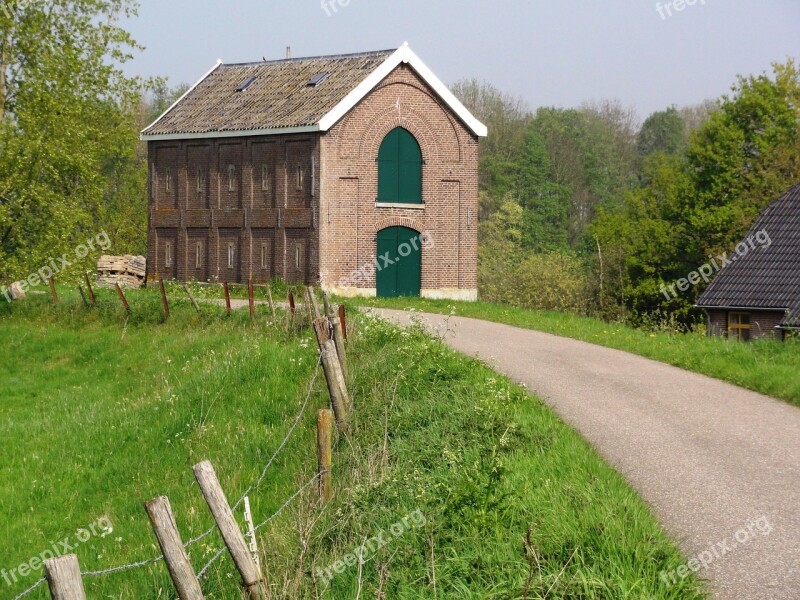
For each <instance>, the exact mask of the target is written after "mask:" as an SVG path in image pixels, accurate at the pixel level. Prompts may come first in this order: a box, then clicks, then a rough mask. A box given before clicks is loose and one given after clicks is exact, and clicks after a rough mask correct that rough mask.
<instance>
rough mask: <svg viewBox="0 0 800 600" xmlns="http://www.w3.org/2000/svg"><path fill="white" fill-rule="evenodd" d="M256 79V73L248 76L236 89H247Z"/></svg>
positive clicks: (241, 90) (240, 90)
mask: <svg viewBox="0 0 800 600" xmlns="http://www.w3.org/2000/svg"><path fill="white" fill-rule="evenodd" d="M255 80H256V78H255V75H253V76H250V77H248V78H247V79H245V80H244V81H243V82H242V83H240V84H239V87H238V88H236V91H237V92H243V91H245V90H246V89H247V88H249V87H250V86H251V85H253V82H254V81H255Z"/></svg>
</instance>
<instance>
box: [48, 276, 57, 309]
mask: <svg viewBox="0 0 800 600" xmlns="http://www.w3.org/2000/svg"><path fill="white" fill-rule="evenodd" d="M50 296H51V297H52V298H53V303H54V304H58V292H56V282H55V281H54V280H53V278H52V277H51V278H50Z"/></svg>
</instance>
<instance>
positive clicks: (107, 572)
mask: <svg viewBox="0 0 800 600" xmlns="http://www.w3.org/2000/svg"><path fill="white" fill-rule="evenodd" d="M161 560H164V556H163V555H161V556H157V557H156V558H151V559H149V560H142V561H140V562H136V563H131V564H129V565H122V566H120V567H112V568H110V569H105V570H103V571H86V572H85V573H81V576H82V577H100V576H101V575H110V574H112V573H119V572H121V571H130V570H132V569H140V568H141V567H146V566H148V565H152V564H155V563H157V562H159V561H161Z"/></svg>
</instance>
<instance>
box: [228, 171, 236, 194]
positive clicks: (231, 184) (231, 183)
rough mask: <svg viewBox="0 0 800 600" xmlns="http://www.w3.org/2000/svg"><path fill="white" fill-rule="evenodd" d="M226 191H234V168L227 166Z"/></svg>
mask: <svg viewBox="0 0 800 600" xmlns="http://www.w3.org/2000/svg"><path fill="white" fill-rule="evenodd" d="M228 191H229V192H234V191H236V166H235V165H228Z"/></svg>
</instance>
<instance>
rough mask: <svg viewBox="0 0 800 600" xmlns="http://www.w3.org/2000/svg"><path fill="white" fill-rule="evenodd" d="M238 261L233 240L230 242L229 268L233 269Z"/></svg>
mask: <svg viewBox="0 0 800 600" xmlns="http://www.w3.org/2000/svg"><path fill="white" fill-rule="evenodd" d="M235 261H236V249H235V246H234V244H233V242H228V268H229V269H232V268H233V265H234V263H235Z"/></svg>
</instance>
